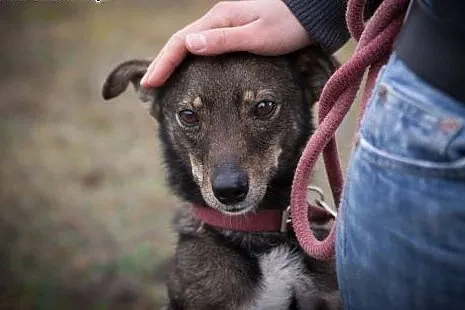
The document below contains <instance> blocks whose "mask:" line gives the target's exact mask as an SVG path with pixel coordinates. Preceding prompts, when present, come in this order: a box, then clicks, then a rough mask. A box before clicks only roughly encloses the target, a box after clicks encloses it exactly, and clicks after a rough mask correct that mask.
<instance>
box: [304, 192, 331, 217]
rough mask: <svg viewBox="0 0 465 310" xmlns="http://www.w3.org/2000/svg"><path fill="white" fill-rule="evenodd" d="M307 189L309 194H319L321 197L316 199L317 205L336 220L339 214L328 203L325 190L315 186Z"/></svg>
mask: <svg viewBox="0 0 465 310" xmlns="http://www.w3.org/2000/svg"><path fill="white" fill-rule="evenodd" d="M307 189H308V191H309V192H314V193H317V194H318V196H319V197H318V198H316V199H315V204H316V205H317V206H318V207H320V208H322V209H324V210H325V211H326V212H328V213H329V214H331V215H332V216H333V217H334V218H336V216H337V212H336V211H335V210H334V209H333V208H331V207H330V206H329V205H328V204H327V203H326V201H325V195H324V192H323V190H322V189H321V188H319V187H317V186H314V185H309V186H307ZM309 203H310V202H309Z"/></svg>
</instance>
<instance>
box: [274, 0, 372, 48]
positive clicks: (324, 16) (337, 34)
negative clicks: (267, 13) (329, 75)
mask: <svg viewBox="0 0 465 310" xmlns="http://www.w3.org/2000/svg"><path fill="white" fill-rule="evenodd" d="M283 1H284V3H285V4H286V5H287V6H288V7H289V9H290V10H291V11H292V13H293V14H294V15H295V16H296V17H297V19H298V20H299V21H300V23H301V24H302V25H303V26H304V28H305V29H306V30H307V32H308V33H309V35H310V36H311V38H312V39H313V40H315V41H316V42H318V43H319V44H320V45H321V47H322V48H323V49H324V50H325V51H327V52H329V53H334V52H335V51H337V50H338V49H339V48H340V47H341V46H342V45H344V43H346V42H347V40H348V39H349V37H350V35H349V31H348V30H347V27H346V22H345V11H346V1H344V0H283ZM367 2H368V4H367V8H366V12H365V13H366V16H367V17H369V16H371V15H372V14H373V12H374V11H375V9H376V7H377V6H378V5H379V3H380V2H381V0H369V1H367Z"/></svg>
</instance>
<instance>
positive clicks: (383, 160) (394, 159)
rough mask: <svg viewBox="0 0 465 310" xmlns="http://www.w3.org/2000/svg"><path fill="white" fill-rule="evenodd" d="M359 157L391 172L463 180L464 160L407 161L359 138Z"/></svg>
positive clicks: (464, 174)
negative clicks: (399, 171) (397, 171)
mask: <svg viewBox="0 0 465 310" xmlns="http://www.w3.org/2000/svg"><path fill="white" fill-rule="evenodd" d="M359 147H360V152H361V154H360V155H361V156H362V157H363V158H364V159H365V160H367V161H369V162H371V163H372V164H374V165H376V166H378V167H385V168H389V169H392V170H402V171H403V172H405V173H409V174H414V175H419V176H430V177H441V178H451V179H463V178H465V158H463V159H460V160H457V161H454V162H452V163H449V164H447V163H444V164H441V163H434V162H428V161H423V160H415V159H408V158H406V157H402V156H398V155H392V154H390V153H388V152H386V151H383V150H381V149H378V148H376V147H375V146H373V145H372V144H370V143H369V142H368V141H367V140H366V139H364V138H363V137H360V145H359Z"/></svg>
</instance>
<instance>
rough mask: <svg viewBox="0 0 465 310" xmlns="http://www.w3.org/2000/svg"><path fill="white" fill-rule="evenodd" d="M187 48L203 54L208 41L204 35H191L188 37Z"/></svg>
mask: <svg viewBox="0 0 465 310" xmlns="http://www.w3.org/2000/svg"><path fill="white" fill-rule="evenodd" d="M186 43H187V47H188V48H189V50H191V51H195V52H201V51H203V50H204V49H205V48H206V47H207V39H206V38H205V36H204V35H203V34H189V35H187V36H186Z"/></svg>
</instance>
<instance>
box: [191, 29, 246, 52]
mask: <svg viewBox="0 0 465 310" xmlns="http://www.w3.org/2000/svg"><path fill="white" fill-rule="evenodd" d="M250 27H251V25H250V24H249V25H246V26H240V27H229V28H216V29H210V30H206V31H203V32H199V33H194V34H189V35H187V36H186V47H187V49H188V50H189V51H190V52H192V53H193V54H197V55H205V56H211V55H219V54H223V53H226V52H236V51H246V50H251V49H252V46H251V45H252V44H253V41H252V40H250V39H249V38H250V33H251V32H250Z"/></svg>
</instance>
